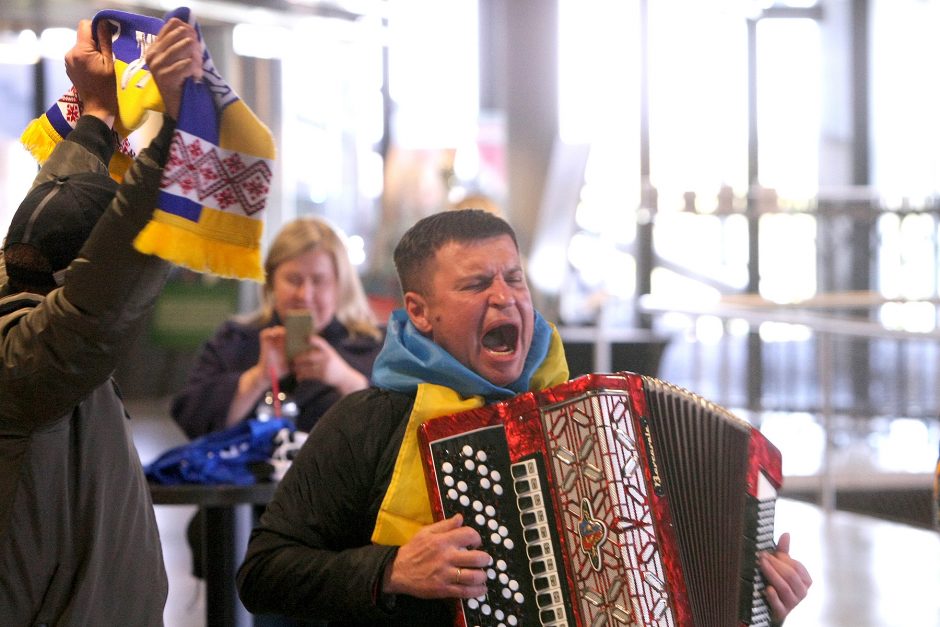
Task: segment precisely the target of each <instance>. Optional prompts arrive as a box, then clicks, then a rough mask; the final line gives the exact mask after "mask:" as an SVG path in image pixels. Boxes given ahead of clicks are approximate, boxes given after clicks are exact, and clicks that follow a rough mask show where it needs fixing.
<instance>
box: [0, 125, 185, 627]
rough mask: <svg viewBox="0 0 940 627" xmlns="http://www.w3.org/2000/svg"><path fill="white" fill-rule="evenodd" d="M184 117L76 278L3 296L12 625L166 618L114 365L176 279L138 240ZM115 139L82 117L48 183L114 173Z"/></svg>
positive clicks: (0, 545)
mask: <svg viewBox="0 0 940 627" xmlns="http://www.w3.org/2000/svg"><path fill="white" fill-rule="evenodd" d="M173 126H174V124H173V123H172V121H171V120H169V118H165V120H164V128H163V129H162V130H161V132H160V133H159V134H158V136H157V137H156V138H155V139H154V140H153V142H152V143H151V145H150V147H148V148H147V149H145V150H144V151H143V153H142V154H141V155H140V157H139V158H138V160H137V161H136V162H135V164H134V165H133V166H132V170H131V171H130V172H128V174H127V175H126V177H125V186H122V188H121V189H120V190H119V192H118V196H117V198H116V200H115V201H113V202H112V203H111V205H110V207H109V208H108V209H107V211H106V212H105V213H104V215H103V216H102V217H101V218H100V220H99V221H98V223H97V225H96V227H95V229H94V231H93V233H92V234H91V236H90V238H89V239H88V241H87V243H86V244H85V246H84V247H83V248H82V251H81V253H80V254H79V257H78V258H77V259H76V260H75V261H73V262H72V264H71V266H70V267H69V270H68V271H67V273H66V278H65V284H64V286H63V287H61V288H57V289H55V290H53V291H52V292H50V293H49V294H48V295H47V296H45V297H42V296H37V295H35V294H13V295H9V294H7V295H5V297H3V298H0V346H2V351H3V368H2V371H0V625H142V626H150V625H162V624H163V607H164V604H165V603H166V597H167V578H166V571H165V568H164V564H163V553H162V549H161V547H160V536H159V532H158V530H157V523H156V519H155V516H154V511H153V504H152V501H151V499H150V491H149V489H148V487H147V483H146V479H145V478H144V473H143V470H142V468H141V463H140V459H139V456H138V454H137V449H136V448H135V446H134V442H133V440H132V438H131V430H130V426H129V423H128V417H127V413H126V411H125V409H124V404H123V402H122V400H121V397H120V395H119V393H118V390H117V388H116V386H115V384H114V383H113V381H112V380H111V373H112V371H113V370H114V368H115V364H116V361H117V358H118V356H119V355H120V352H121V350H122V348H123V347H124V346H125V345H126V341H127V339H128V334H129V331H131V330H132V329H133V327H134V325H136V324H137V323H138V322H139V321H140V320H142V319H143V317H144V316H145V315H146V314H147V313H148V312H149V311H150V309H151V307H152V306H153V304H154V302H155V300H156V297H157V295H158V294H159V292H160V290H161V288H162V286H163V285H164V281H165V280H166V277H167V275H168V271H169V264H167V263H166V262H163V261H161V260H159V259H157V258H155V257H150V256H146V255H142V254H140V253H138V252H136V251H135V250H134V249H133V246H132V241H133V238H134V237H135V236H136V234H137V233H138V232H139V231H140V230H141V228H142V227H143V226H144V225H145V224H146V223H147V221H148V220H149V219H150V216H151V214H152V210H153V208H154V207H155V206H156V192H157V189H158V187H159V182H160V177H161V173H162V167H161V166H162V164H163V163H164V162H165V160H166V156H167V153H168V150H169V140H170V138H171V136H172V129H173ZM108 138H110V130H109V129H108V128H107V127H106V126H105V125H104V124H102V123H101V122H100V121H98V120H96V119H94V118H89V117H83V118H81V119H80V120H79V123H78V126H77V127H76V129H75V130H74V131H72V133H71V134H70V135H69V138H68V140H66V141H63V142H61V143H60V144H59V145H58V146H57V147H56V149H55V151H54V152H53V154H52V156H51V157H50V158H49V160H48V161H47V162H46V164H45V165H44V166H43V168H42V170H41V171H40V174H39V176H38V177H37V181H39V180H41V179H43V178H48V177H51V176H58V175H65V174H69V173H71V172H79V171H89V170H95V171H99V172H104V173H107V167H106V165H105V163H106V161H107V157H108V156H109V154H110V153H107V152H106V153H105V154H101V153H100V152H99V151H97V150H96V145H97V146H98V147H100V145H101V143H102V142H105V141H111V140H109V139H108ZM111 150H113V144H112V145H111ZM2 284H3V287H2V293H3V294H5V292H6V290H7V288H6V285H5V284H6V277H5V276H3V277H2Z"/></svg>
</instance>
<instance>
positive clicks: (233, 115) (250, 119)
mask: <svg viewBox="0 0 940 627" xmlns="http://www.w3.org/2000/svg"><path fill="white" fill-rule="evenodd" d="M219 145H220V146H222V147H223V148H225V149H226V150H233V151H235V152H242V153H245V154H249V155H252V156H254V157H261V158H262V159H271V160H273V159H274V158H275V157H276V156H277V148H276V146H275V144H274V136H273V135H272V134H271V131H269V130H268V127H267V126H265V125H264V122H262V121H261V120H259V119H258V116H256V115H255V113H254V111H252V110H251V109H250V108H249V107H248V105H246V104H245V102H244V101H242V100H236V101H235V102H232V103H231V104H229V105H228V106H227V107H225V110H224V111H223V112H222V120H221V123H220V124H219Z"/></svg>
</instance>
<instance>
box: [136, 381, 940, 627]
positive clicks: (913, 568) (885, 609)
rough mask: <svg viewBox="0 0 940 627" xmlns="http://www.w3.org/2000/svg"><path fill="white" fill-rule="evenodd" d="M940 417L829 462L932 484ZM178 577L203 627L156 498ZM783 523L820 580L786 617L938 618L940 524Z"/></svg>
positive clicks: (871, 429)
mask: <svg viewBox="0 0 940 627" xmlns="http://www.w3.org/2000/svg"><path fill="white" fill-rule="evenodd" d="M129 406H130V409H131V413H132V415H133V416H134V420H133V422H132V424H133V426H134V436H135V441H136V442H137V445H138V449H139V451H140V455H141V459H142V461H144V463H146V462H148V461H150V460H151V459H153V458H154V457H156V456H157V455H158V454H159V453H161V452H162V451H164V450H166V449H167V448H169V447H171V446H175V445H177V444H179V443H182V442H183V441H185V437H184V436H183V434H182V432H181V431H180V430H179V429H178V428H177V427H176V425H175V424H173V423H172V421H171V420H170V419H169V418H167V417H166V416H167V415H168V413H167V401H165V400H162V399H158V400H153V401H133V402H130V403H129ZM764 428H765V430H766V431H767V432H768V434H769V435H770V436H771V439H772V440H773V441H774V442H776V443H777V444H778V446H780V448H781V450H782V452H783V457H784V471H785V473H788V477H787V479H786V481H787V482H788V483H792V484H797V485H807V486H814V485H818V484H819V478H818V473H819V470H820V467H821V455H822V440H821V432H820V429H819V427H818V425H815V423H814V422H813V420H812V419H811V418H809V417H806V416H796V417H794V416H793V415H788V416H768V417H765V422H764ZM937 440H938V429H937V427H936V425H925V424H923V423H920V422H917V421H914V422H911V421H905V420H894V421H884V422H883V424H882V423H879V424H876V425H874V424H873V425H868V426H867V427H866V428H864V429H862V430H860V431H859V432H858V434H857V436H856V437H840V438H839V446H838V447H837V448H836V450H835V451H834V454H833V457H832V459H831V465H832V468H833V470H834V476H835V477H836V480H837V481H838V482H839V483H840V484H843V485H845V484H854V485H858V484H859V483H871V484H875V483H877V482H879V481H881V482H888V483H892V484H894V485H904V486H911V485H913V486H919V487H924V486H929V484H930V475H929V471H930V469H931V468H932V465H933V463H934V462H935V461H936V452H937ZM156 511H157V520H158V523H159V525H160V531H161V537H162V540H163V546H164V556H165V559H166V565H167V570H168V573H169V579H170V597H169V600H168V603H167V607H166V612H165V615H164V616H165V622H166V625H167V627H203V626H204V625H205V624H206V621H205V618H204V608H205V604H204V590H203V588H202V586H201V584H200V583H199V582H198V580H196V579H194V578H193V577H192V576H190V574H189V568H190V558H189V549H188V547H187V545H186V541H185V530H186V524H187V522H188V520H189V517H190V516H191V515H192V513H193V508H192V507H189V506H158V507H157V508H156ZM775 527H776V529H777V530H778V533H779V532H782V531H789V532H791V534H792V537H793V540H792V545H791V552H792V554H793V555H794V556H795V557H797V558H798V559H800V560H801V561H803V562H804V563H805V564H806V566H807V567H808V568H809V570H810V572H811V574H812V576H813V578H814V585H813V587H812V589H811V592H810V595H809V597H808V598H807V599H806V601H804V602H803V603H802V604H801V605H800V606H799V607H798V608H797V609H796V611H794V612H793V614H792V615H791V617H790V618H789V620H787V623H786V624H787V627H940V533H937V532H934V531H930V530H927V529H922V528H915V527H912V526H909V525H903V524H898V523H893V522H888V521H884V520H879V519H876V518H872V517H869V516H861V515H857V514H850V513H847V512H832V513H830V514H825V513H824V512H823V511H822V510H820V508H818V507H815V506H812V505H807V504H805V503H801V502H797V501H793V500H789V499H781V500H780V501H779V502H778V506H777V515H776V519H775Z"/></svg>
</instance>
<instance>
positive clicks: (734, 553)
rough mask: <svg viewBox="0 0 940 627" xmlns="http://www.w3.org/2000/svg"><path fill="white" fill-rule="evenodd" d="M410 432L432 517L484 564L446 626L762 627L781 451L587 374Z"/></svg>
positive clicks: (734, 427)
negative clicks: (478, 547)
mask: <svg viewBox="0 0 940 627" xmlns="http://www.w3.org/2000/svg"><path fill="white" fill-rule="evenodd" d="M419 438H420V441H421V446H422V453H423V457H424V462H425V470H426V476H427V480H428V488H429V491H430V494H431V505H432V508H433V510H434V514H435V517H436V518H444V517H449V516H452V515H453V514H455V513H458V512H459V513H462V514H463V516H464V521H465V524H467V525H471V526H474V527H475V528H477V530H478V531H479V532H480V535H481V537H482V538H483V547H482V549H483V550H485V551H487V552H489V553H490V555H491V556H492V557H493V559H494V563H493V565H492V566H491V567H490V568H489V569H488V570H487V575H488V584H487V585H488V592H487V594H486V596H484V597H481V598H478V599H469V600H463V601H461V602H460V603H459V608H458V616H457V623H458V625H465V626H466V627H471V626H475V625H480V626H484V625H493V626H501V625H505V626H510V627H511V626H513V625H526V626H529V625H544V626H562V625H569V626H576V625H577V626H582V627H587V626H594V625H611V626H613V625H625V626H626V625H629V626H635V625H636V626H640V625H642V626H656V627H668V626H679V627H685V626H693V625H694V626H712V625H713V626H715V627H729V626H733V625H769V624H770V615H769V608H768V607H767V604H766V602H765V600H764V598H763V594H762V591H763V587H764V583H763V581H762V578H761V575H760V572H759V570H758V568H757V562H756V557H757V553H758V552H759V551H762V550H771V549H773V515H774V504H775V502H776V494H777V490H778V489H779V488H780V485H781V483H782V475H781V457H780V453H779V451H778V450H777V449H776V448H775V447H774V446H773V444H771V443H770V442H769V441H768V440H767V439H765V438H764V436H763V435H762V434H761V433H760V432H759V431H758V430H757V429H755V428H753V427H752V426H751V425H749V424H748V423H746V422H745V421H743V420H742V419H740V418H738V417H736V416H734V415H733V414H731V413H730V412H728V411H727V410H725V409H723V408H721V407H719V406H717V405H715V404H713V403H710V402H708V401H706V400H704V399H702V398H701V397H699V396H697V395H695V394H693V393H691V392H689V391H687V390H684V389H681V388H678V387H675V386H672V385H669V384H667V383H664V382H662V381H659V380H658V379H655V378H652V377H648V376H641V375H636V374H632V373H627V372H622V373H617V374H613V375H586V376H583V377H579V378H577V379H574V380H572V381H569V382H567V383H564V384H561V385H558V386H555V387H552V388H549V389H546V390H543V391H541V392H535V393H526V394H521V395H519V396H517V397H515V398H512V399H509V400H507V401H502V402H499V403H494V404H492V405H487V406H486V407H482V408H479V409H475V410H470V411H467V412H462V413H459V414H453V415H450V416H443V417H441V418H435V419H433V420H430V421H428V422H427V423H425V424H424V425H422V426H421V429H420V431H419Z"/></svg>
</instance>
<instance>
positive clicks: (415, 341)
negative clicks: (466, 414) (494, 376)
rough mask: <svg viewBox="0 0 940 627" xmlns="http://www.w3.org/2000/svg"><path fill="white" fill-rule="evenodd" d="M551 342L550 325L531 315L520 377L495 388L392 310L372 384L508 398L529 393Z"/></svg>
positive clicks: (401, 313) (402, 389)
mask: <svg viewBox="0 0 940 627" xmlns="http://www.w3.org/2000/svg"><path fill="white" fill-rule="evenodd" d="M551 339H552V328H551V325H549V324H548V322H546V321H545V319H544V318H542V316H541V314H539V313H538V312H535V332H534V333H533V337H532V346H531V348H530V349H529V354H528V355H527V356H526V360H525V365H524V366H523V368H522V374H521V375H519V378H518V379H516V380H515V381H513V382H512V383H510V384H509V385H508V386H507V387H499V386H497V385H493V384H492V383H490V382H489V381H487V380H486V379H484V378H483V377H481V376H480V375H478V374H477V373H476V372H474V371H472V370H470V369H469V368H467V367H466V366H464V365H463V364H461V363H460V362H459V361H457V359H456V358H454V356H453V355H451V354H450V353H448V352H447V351H446V350H444V349H443V348H441V346H440V345H439V344H436V343H434V342H432V341H431V340H430V339H428V338H427V337H425V336H424V335H422V334H421V332H420V331H418V329H416V328H415V326H414V325H413V324H412V323H411V320H409V319H408V314H407V313H406V312H405V310H404V309H396V310H395V311H393V312H392V315H391V317H390V318H389V321H388V329H387V330H386V334H385V344H384V346H382V351H381V352H380V353H379V356H378V357H377V358H376V360H375V365H374V366H373V369H372V382H373V383H374V384H375V385H377V386H378V387H381V388H387V389H391V390H395V391H398V392H414V391H415V390H417V389H418V384H419V383H433V384H436V385H442V386H444V387H448V388H450V389H452V390H454V391H455V392H457V393H458V394H460V395H461V396H463V397H465V398H466V397H470V396H482V397H483V398H485V399H486V401H487V402H488V403H489V402H493V401H497V400H501V399H505V398H511V397H513V396H516V395H517V394H522V393H523V392H527V391H528V390H529V381H530V380H531V379H532V375H533V374H535V371H536V370H537V369H538V367H539V366H540V365H541V364H542V362H543V361H544V360H545V356H546V355H548V348H549V345H550V344H551Z"/></svg>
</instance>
